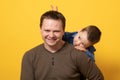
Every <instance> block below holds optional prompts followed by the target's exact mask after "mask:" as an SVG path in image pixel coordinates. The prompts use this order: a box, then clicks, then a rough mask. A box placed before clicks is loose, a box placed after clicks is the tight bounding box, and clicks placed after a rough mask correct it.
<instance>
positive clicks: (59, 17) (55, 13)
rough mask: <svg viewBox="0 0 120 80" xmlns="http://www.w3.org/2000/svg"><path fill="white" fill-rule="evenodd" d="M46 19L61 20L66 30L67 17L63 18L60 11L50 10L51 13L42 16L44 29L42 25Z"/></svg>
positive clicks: (41, 21)
mask: <svg viewBox="0 0 120 80" xmlns="http://www.w3.org/2000/svg"><path fill="white" fill-rule="evenodd" d="M44 19H54V20H61V22H62V26H63V30H65V23H66V19H65V17H64V16H63V14H62V13H60V12H58V11H53V10H50V11H47V12H45V13H44V14H43V15H42V16H41V18H40V28H41V27H42V24H43V20H44Z"/></svg>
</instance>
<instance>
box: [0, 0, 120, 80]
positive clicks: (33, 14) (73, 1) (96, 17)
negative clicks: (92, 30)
mask: <svg viewBox="0 0 120 80" xmlns="http://www.w3.org/2000/svg"><path fill="white" fill-rule="evenodd" d="M51 4H53V5H54V6H56V5H57V6H58V7H59V11H60V12H62V13H63V14H64V15H65V17H66V19H67V25H66V31H76V30H78V29H80V28H82V27H85V26H87V25H90V24H93V25H96V26H99V28H100V29H101V31H102V37H101V41H100V42H99V43H98V44H96V45H95V47H96V48H97V51H96V52H95V59H96V64H97V65H98V66H99V68H100V69H101V71H102V72H103V74H104V76H105V80H120V47H119V46H120V1H119V0H1V1H0V80H19V78H20V69H21V60H22V56H23V54H24V52H25V51H27V50H29V49H31V48H33V47H34V46H36V45H38V44H40V43H42V42H43V41H42V39H41V35H40V32H39V18H40V16H41V14H42V13H44V12H45V11H47V10H50V9H51V8H50V5H51Z"/></svg>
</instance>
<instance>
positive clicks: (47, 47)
mask: <svg viewBox="0 0 120 80" xmlns="http://www.w3.org/2000/svg"><path fill="white" fill-rule="evenodd" d="M64 44H65V42H64V41H62V42H60V43H59V44H57V45H55V46H48V45H46V44H44V46H45V48H46V49H47V50H48V51H50V52H51V53H55V52H57V51H58V50H59V49H61V48H62V47H63V45H64Z"/></svg>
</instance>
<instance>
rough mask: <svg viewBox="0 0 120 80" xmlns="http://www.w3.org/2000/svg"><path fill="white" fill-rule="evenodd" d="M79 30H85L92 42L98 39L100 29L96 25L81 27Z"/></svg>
mask: <svg viewBox="0 0 120 80" xmlns="http://www.w3.org/2000/svg"><path fill="white" fill-rule="evenodd" d="M81 31H86V32H87V38H88V40H89V41H90V42H92V43H93V44H95V43H97V42H99V41H100V37H101V31H100V29H99V28H98V27H97V26H94V25H89V26H87V27H85V28H83V29H82V30H81Z"/></svg>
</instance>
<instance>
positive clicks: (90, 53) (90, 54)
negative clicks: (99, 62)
mask: <svg viewBox="0 0 120 80" xmlns="http://www.w3.org/2000/svg"><path fill="white" fill-rule="evenodd" d="M95 51H96V49H95V47H94V46H90V47H88V48H87V51H86V55H87V56H88V57H90V58H91V59H92V60H93V61H94V62H95V58H94V52H95Z"/></svg>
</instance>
